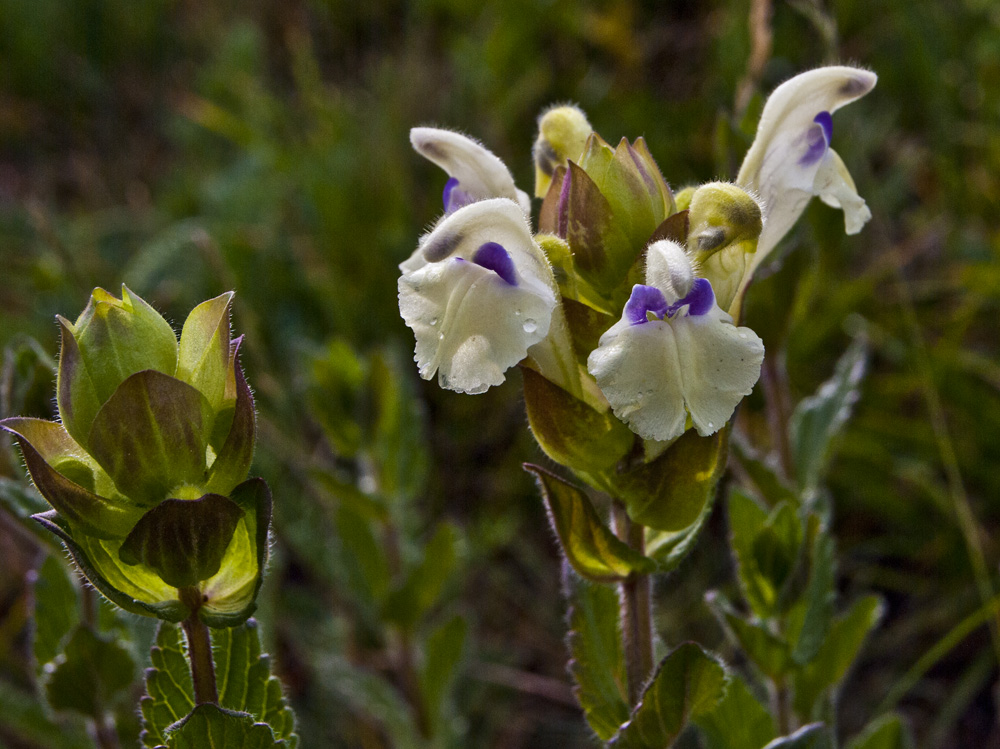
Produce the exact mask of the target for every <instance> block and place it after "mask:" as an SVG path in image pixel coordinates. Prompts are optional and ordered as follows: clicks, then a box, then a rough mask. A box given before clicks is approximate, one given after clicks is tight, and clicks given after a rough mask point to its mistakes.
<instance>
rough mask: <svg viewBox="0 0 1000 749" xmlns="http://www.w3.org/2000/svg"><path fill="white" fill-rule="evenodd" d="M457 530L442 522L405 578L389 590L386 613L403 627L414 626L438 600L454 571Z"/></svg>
mask: <svg viewBox="0 0 1000 749" xmlns="http://www.w3.org/2000/svg"><path fill="white" fill-rule="evenodd" d="M457 544H458V531H457V530H456V529H455V526H453V525H452V524H451V523H441V524H439V525H438V527H437V530H436V531H435V532H434V535H433V536H432V537H431V539H430V541H428V542H427V545H426V546H425V547H424V555H423V559H422V560H421V561H420V564H418V565H417V566H416V567H415V568H413V570H412V571H411V572H410V574H409V575H408V576H407V578H406V581H405V582H404V583H403V584H402V586H400V587H399V588H397V589H396V590H394V591H393V592H392V594H391V595H390V596H389V598H388V600H387V601H386V604H385V616H386V618H387V619H388V620H389V621H393V622H396V623H397V624H399V625H400V626H401V627H403V628H405V629H411V630H412V629H413V627H414V626H416V624H417V623H418V622H419V621H420V620H421V619H422V618H423V616H424V615H425V614H426V613H427V612H428V611H430V609H431V608H432V607H433V606H434V604H436V603H437V601H438V598H440V596H441V592H442V590H444V586H445V584H446V583H447V582H448V579H449V578H450V577H451V575H452V573H453V572H454V571H455V563H456V561H457V554H456V546H457Z"/></svg>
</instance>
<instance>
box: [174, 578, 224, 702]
mask: <svg viewBox="0 0 1000 749" xmlns="http://www.w3.org/2000/svg"><path fill="white" fill-rule="evenodd" d="M180 593H181V600H182V601H183V602H184V603H185V605H187V606H188V608H190V609H191V615H190V616H189V617H188V618H187V619H185V620H184V621H183V622H182V623H181V626H182V627H183V628H184V635H185V636H186V637H187V645H188V659H189V660H190V662H191V681H192V682H193V683H194V701H195V704H196V705H204V704H205V703H211V704H213V705H218V704H219V691H218V688H217V687H216V685H215V663H214V662H213V661H212V638H211V636H210V635H209V633H208V627H207V626H205V622H203V621H202V620H201V619H200V618H199V617H198V609H199V608H200V607H201V593H200V592H198V591H197V590H195V589H193V588H186V589H183V590H181V591H180ZM192 604H194V605H192Z"/></svg>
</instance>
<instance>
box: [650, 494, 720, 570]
mask: <svg viewBox="0 0 1000 749" xmlns="http://www.w3.org/2000/svg"><path fill="white" fill-rule="evenodd" d="M714 499H715V492H710V493H709V495H708V501H707V502H706V503H705V506H704V507H703V508H702V510H701V513H700V514H699V515H698V517H697V518H695V521H694V522H693V523H691V525H689V526H688V527H687V528H683V529H682V530H679V531H661V530H656V529H655V528H647V529H646V556H648V557H649V558H650V559H653V560H654V561H655V562H656V570H657V572H661V573H665V572H671V571H673V570H675V569H677V567H678V566H680V564H681V562H683V561H684V560H685V559H686V558H687V555H688V554H690V553H691V550H692V549H694V546H695V544H696V543H697V542H698V537H699V536H700V534H701V530H702V528H704V526H705V523H706V522H707V520H708V518H709V516H710V515H711V514H712V505H713V504H714V502H713V500H714Z"/></svg>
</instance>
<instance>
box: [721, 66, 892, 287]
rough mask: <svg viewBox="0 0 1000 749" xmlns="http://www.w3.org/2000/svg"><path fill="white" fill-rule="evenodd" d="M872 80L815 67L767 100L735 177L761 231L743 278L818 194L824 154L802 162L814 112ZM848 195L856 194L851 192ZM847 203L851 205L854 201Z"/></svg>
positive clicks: (836, 104)
mask: <svg viewBox="0 0 1000 749" xmlns="http://www.w3.org/2000/svg"><path fill="white" fill-rule="evenodd" d="M877 80H878V77H877V76H876V75H875V74H874V73H872V72H871V71H868V70H861V69H859V68H850V67H844V66H833V67H826V68H818V69H816V70H810V71H808V72H805V73H802V74H800V75H797V76H795V77H794V78H792V79H791V80H788V81H786V82H785V83H783V84H781V85H780V86H778V88H776V89H775V90H774V92H773V93H772V94H771V96H770V97H769V98H768V100H767V103H766V104H765V105H764V111H763V112H762V113H761V118H760V124H759V125H758V126H757V136H756V138H755V139H754V142H753V145H752V146H751V147H750V150H749V151H747V155H746V158H745V159H744V160H743V165H742V166H741V167H740V173H739V176H738V177H737V179H736V182H737V184H739V185H740V186H741V187H744V188H746V189H748V190H750V191H752V192H755V193H756V194H757V195H758V197H759V198H760V199H761V200H762V202H763V204H764V230H763V231H762V232H761V235H760V240H759V241H758V246H757V252H756V254H755V256H754V258H753V261H752V263H751V266H750V268H749V269H748V276H749V275H750V274H752V272H753V271H754V270H755V269H756V268H757V266H759V265H760V263H761V262H763V261H764V260H765V259H766V257H767V255H768V253H770V251H771V250H772V249H773V248H774V247H775V245H777V244H778V242H779V241H780V240H781V238H782V237H783V236H784V235H785V234H786V233H787V232H788V230H789V229H790V228H791V227H792V225H793V224H794V223H795V222H796V220H798V217H799V216H800V215H801V214H802V211H804V210H805V207H806V204H807V203H808V202H809V199H810V198H811V197H812V196H813V195H816V194H822V192H820V190H819V186H818V185H817V184H816V183H817V176H818V173H819V171H820V169H821V165H823V164H825V163H826V158H825V157H824V158H823V159H817V160H814V161H807V162H806V163H803V157H804V156H805V154H806V152H807V151H808V150H809V148H810V145H811V144H813V143H815V138H816V137H817V136H818V132H817V130H816V128H819V127H821V126H820V125H819V124H818V123H816V122H815V118H816V116H817V115H818V114H820V113H821V112H828V113H831V114H832V113H833V112H835V111H836V110H837V109H839V108H840V107H842V106H844V105H845V104H849V103H850V102H852V101H854V100H856V99H859V98H860V97H862V96H864V95H865V94H867V93H868V92H869V91H871V90H872V88H874V87H875V83H876V81H877ZM827 145H829V144H827ZM827 153H829V151H827ZM836 158H837V160H838V161H839V157H836ZM845 171H846V170H845ZM854 197H855V198H857V193H856V192H854ZM857 200H858V201H860V200H861V199H860V198H857ZM862 202H863V201H862ZM848 204H850V205H854V206H856V205H857V202H856V201H854V202H853V203H851V202H850V201H848ZM842 205H845V204H843V203H842ZM865 211H867V208H865V209H864V210H860V209H857V208H855V209H854V213H853V217H847V219H848V225H849V226H854V225H856V222H857V221H858V220H860V218H861V216H863V215H864V213H865ZM852 221H854V223H851V222H852ZM862 224H863V221H862ZM858 229H860V227H858Z"/></svg>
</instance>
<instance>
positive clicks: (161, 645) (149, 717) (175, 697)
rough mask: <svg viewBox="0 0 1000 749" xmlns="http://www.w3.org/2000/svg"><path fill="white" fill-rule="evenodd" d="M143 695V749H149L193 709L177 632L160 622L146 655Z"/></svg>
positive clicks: (170, 626) (141, 707)
mask: <svg viewBox="0 0 1000 749" xmlns="http://www.w3.org/2000/svg"><path fill="white" fill-rule="evenodd" d="M149 655H150V660H151V662H152V665H151V666H150V668H147V669H146V694H145V695H143V697H142V699H141V700H140V702H139V707H140V710H141V712H142V734H141V736H140V738H141V739H142V743H143V746H146V747H148V748H149V749H153V747H157V746H161V745H163V744H164V743H165V741H166V738H165V736H166V730H167V728H168V727H169V726H172V725H173V724H174V723H176V722H177V721H179V720H181V719H182V718H183V717H184V716H185V715H187V714H188V713H189V712H191V710H192V709H194V686H193V685H192V683H191V671H190V669H189V668H188V662H187V658H186V656H185V655H184V646H183V644H182V643H181V636H180V629H179V628H178V627H175V626H173V625H171V624H167V623H166V622H161V623H160V627H159V629H158V630H157V632H156V642H155V643H154V645H153V647H152V649H151V650H150V651H149Z"/></svg>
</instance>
